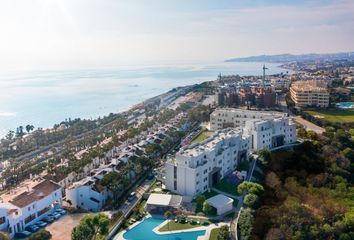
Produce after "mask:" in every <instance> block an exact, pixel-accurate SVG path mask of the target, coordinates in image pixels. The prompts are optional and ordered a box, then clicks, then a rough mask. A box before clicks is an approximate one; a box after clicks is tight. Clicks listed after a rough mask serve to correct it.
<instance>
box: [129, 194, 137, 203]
mask: <svg viewBox="0 0 354 240" xmlns="http://www.w3.org/2000/svg"><path fill="white" fill-rule="evenodd" d="M135 197H136V193H135V192H132V193H130V195H129V197H128V201H129V202H131V201H133V200H134V198H135Z"/></svg>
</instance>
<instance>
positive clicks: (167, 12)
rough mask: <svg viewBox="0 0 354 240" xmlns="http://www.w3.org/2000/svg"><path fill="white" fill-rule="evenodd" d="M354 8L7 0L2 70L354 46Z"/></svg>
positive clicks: (1, 29)
mask: <svg viewBox="0 0 354 240" xmlns="http://www.w3.org/2000/svg"><path fill="white" fill-rule="evenodd" d="M175 4H178V3H175ZM19 6H21V7H19ZM353 10H354V2H353V1H348V0H346V1H333V2H330V3H327V4H325V3H323V2H321V1H311V2H310V3H307V4H293V5H284V4H278V5H274V4H273V5H270V6H264V5H261V6H256V7H252V8H251V7H247V6H246V7H244V6H243V7H234V8H231V9H207V10H205V9H203V10H198V8H197V7H193V8H189V6H188V4H186V5H185V6H179V8H178V10H174V9H173V8H172V7H171V8H167V7H166V6H163V7H158V6H157V4H154V5H152V6H150V5H149V4H148V3H147V2H142V1H140V2H139V3H137V2H135V1H109V0H107V1H95V0H85V1H82V0H75V1H72V0H70V1H69V0H66V1H65V0H62V1H59V0H58V1H54V0H50V1H47V0H37V1H34V2H32V1H19V0H11V1H10V0H9V1H5V2H4V3H2V2H1V3H0V34H1V36H4V37H2V38H0V64H1V66H2V69H11V68H37V69H43V68H55V69H58V68H60V69H61V68H83V67H89V68H91V67H92V68H101V67H107V66H117V65H120V64H134V63H137V64H141V63H146V62H173V61H191V60H204V61H205V60H222V59H225V58H228V57H234V56H247V55H253V54H263V53H284V52H292V53H304V52H334V51H350V50H353V49H354V41H353V39H354V15H353V14H352V13H353Z"/></svg>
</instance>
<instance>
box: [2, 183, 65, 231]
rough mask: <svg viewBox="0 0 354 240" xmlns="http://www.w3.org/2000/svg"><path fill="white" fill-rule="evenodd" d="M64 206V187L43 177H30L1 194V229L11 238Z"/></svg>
mask: <svg viewBox="0 0 354 240" xmlns="http://www.w3.org/2000/svg"><path fill="white" fill-rule="evenodd" d="M61 206H62V188H61V186H60V185H58V184H57V183H55V182H53V181H50V180H45V179H42V178H35V179H29V180H27V181H25V182H23V183H21V184H20V186H19V187H17V188H15V189H12V190H10V192H8V193H6V194H2V195H1V203H0V231H3V232H8V233H9V234H10V236H11V238H12V237H13V236H14V235H15V233H17V232H22V231H24V230H25V228H26V227H27V226H29V225H32V224H34V223H36V222H38V221H39V220H41V219H43V218H44V217H46V216H47V215H48V214H49V213H52V212H53V211H55V208H57V207H61Z"/></svg>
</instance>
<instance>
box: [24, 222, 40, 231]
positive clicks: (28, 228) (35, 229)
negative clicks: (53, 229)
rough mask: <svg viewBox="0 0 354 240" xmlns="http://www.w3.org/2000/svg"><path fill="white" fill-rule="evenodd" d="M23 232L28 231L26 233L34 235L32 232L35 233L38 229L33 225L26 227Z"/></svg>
mask: <svg viewBox="0 0 354 240" xmlns="http://www.w3.org/2000/svg"><path fill="white" fill-rule="evenodd" d="M25 230H26V231H28V232H31V233H34V232H37V231H38V230H39V227H38V226H37V225H35V224H33V225H30V226H27V227H26V228H25Z"/></svg>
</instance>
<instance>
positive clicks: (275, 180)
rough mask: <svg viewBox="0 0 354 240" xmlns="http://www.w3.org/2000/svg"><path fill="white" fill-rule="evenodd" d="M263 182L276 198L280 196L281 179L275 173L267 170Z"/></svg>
mask: <svg viewBox="0 0 354 240" xmlns="http://www.w3.org/2000/svg"><path fill="white" fill-rule="evenodd" d="M265 183H266V185H267V186H268V187H270V188H271V189H273V190H274V192H275V194H276V195H277V197H278V198H280V197H281V181H280V179H279V177H278V175H277V174H275V173H274V172H272V171H271V172H269V173H268V174H267V175H266V179H265Z"/></svg>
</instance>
